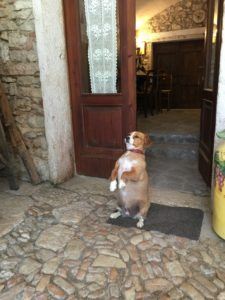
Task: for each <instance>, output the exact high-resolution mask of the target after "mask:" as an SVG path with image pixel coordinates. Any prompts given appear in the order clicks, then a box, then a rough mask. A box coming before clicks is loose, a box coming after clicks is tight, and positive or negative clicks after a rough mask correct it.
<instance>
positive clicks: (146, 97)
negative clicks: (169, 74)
mask: <svg viewBox="0 0 225 300" xmlns="http://www.w3.org/2000/svg"><path fill="white" fill-rule="evenodd" d="M152 87H153V77H152V71H148V72H147V73H146V74H145V75H141V77H140V76H137V106H138V110H139V111H140V110H142V111H143V112H144V115H145V118H147V116H148V108H150V112H151V115H153V106H152V105H151V104H152V103H151V101H150V100H151V98H152Z"/></svg>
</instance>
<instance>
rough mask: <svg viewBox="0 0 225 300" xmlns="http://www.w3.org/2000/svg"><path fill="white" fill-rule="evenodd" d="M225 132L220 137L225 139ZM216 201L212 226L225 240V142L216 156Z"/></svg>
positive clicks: (218, 148)
mask: <svg viewBox="0 0 225 300" xmlns="http://www.w3.org/2000/svg"><path fill="white" fill-rule="evenodd" d="M224 133H225V131H223V132H222V133H221V134H218V137H221V138H224ZM214 165H215V169H214V170H215V172H214V180H215V186H214V199H213V220H212V223H213V224H212V226H213V229H214V230H215V232H216V233H217V234H218V235H219V236H220V237H221V238H223V239H225V141H224V142H222V143H221V144H220V145H219V146H218V147H217V149H216V152H215V156H214Z"/></svg>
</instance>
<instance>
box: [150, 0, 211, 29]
mask: <svg viewBox="0 0 225 300" xmlns="http://www.w3.org/2000/svg"><path fill="white" fill-rule="evenodd" d="M206 20H207V0H189V1H187V0H182V1H179V2H178V3H177V4H175V5H172V6H170V7H169V8H167V9H165V10H163V11H162V12H161V13H159V14H157V15H156V16H154V17H153V18H151V19H149V20H148V29H149V31H150V32H167V31H173V30H184V29H192V28H198V27H205V26H206Z"/></svg>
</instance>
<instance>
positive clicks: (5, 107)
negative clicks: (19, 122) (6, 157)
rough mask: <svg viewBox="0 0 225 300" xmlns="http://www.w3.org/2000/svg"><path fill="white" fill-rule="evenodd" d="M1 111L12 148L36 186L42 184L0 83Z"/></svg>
mask: <svg viewBox="0 0 225 300" xmlns="http://www.w3.org/2000/svg"><path fill="white" fill-rule="evenodd" d="M0 110H1V112H2V115H3V120H4V125H5V127H6V128H7V130H8V133H9V137H10V141H11V144H12V147H13V148H14V149H15V151H16V152H17V153H18V154H19V156H20V157H21V159H22V161H23V163H24V166H25V168H26V170H27V172H28V173H29V175H30V178H31V181H32V183H34V184H38V183H40V182H41V179H40V176H39V175H38V173H37V170H36V167H35V165H34V162H33V159H32V157H31V155H30V153H29V151H28V149H27V147H26V145H25V143H24V141H23V137H22V134H21V132H20V130H19V128H18V127H17V126H16V123H15V120H14V118H13V114H12V111H11V109H10V106H9V102H8V99H7V97H6V94H5V93H4V90H3V85H2V84H1V83H0Z"/></svg>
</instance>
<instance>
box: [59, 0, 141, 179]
mask: <svg viewBox="0 0 225 300" xmlns="http://www.w3.org/2000/svg"><path fill="white" fill-rule="evenodd" d="M63 3H64V17H65V31H66V42H67V54H68V64H69V77H70V91H71V104H72V117H73V131H74V142H75V159H76V169H77V173H78V174H83V175H89V176H97V177H109V176H110V172H111V170H112V167H113V164H114V162H115V160H116V159H117V158H118V157H119V156H120V155H121V154H122V152H123V151H124V137H125V136H126V135H127V133H128V132H130V131H132V130H134V129H135V128H136V81H135V79H136V77H135V39H134V37H135V0H123V1H120V0H117V1H116V6H117V8H116V14H117V16H116V18H115V19H116V34H112V33H110V34H109V35H108V42H107V44H108V45H109V44H112V42H113V43H114V41H115V43H116V44H117V50H116V55H117V68H116V69H117V70H116V72H117V78H116V92H107V89H106V91H104V92H98V91H97V92H96V91H94V88H93V86H92V85H91V84H92V82H90V79H89V78H90V77H91V76H90V73H91V72H92V75H93V72H94V71H93V70H94V68H93V66H92V65H91V63H90V57H91V55H92V54H93V53H92V54H91V53H90V51H91V49H90V48H91V47H92V45H91V40H90V35H88V30H89V34H90V30H92V28H94V27H93V26H95V29H96V28H97V30H96V31H95V32H96V34H97V35H98V38H99V39H102V41H103V43H104V42H105V41H104V38H103V36H102V35H107V30H108V28H109V26H108V25H107V24H106V26H105V27H104V29H100V27H98V25H96V24H94V23H95V22H100V23H101V22H103V21H104V20H103V19H104V14H105V12H109V10H110V9H111V5H112V3H114V4H115V2H114V1H108V2H107V1H105V2H104V1H97V2H96V1H93V0H89V1H85V0H64V1H63ZM99 3H100V5H102V7H98V5H99ZM96 5H97V6H96ZM88 6H91V7H90V8H91V9H90V14H89V15H88V14H87V13H88V11H87V10H88V9H89V7H88ZM99 9H101V17H100V18H98V17H93V16H92V15H91V14H94V13H96V14H97V13H98V10H99ZM111 15H112V14H111ZM91 18H92V27H91V29H90V22H91V21H90V19H91ZM109 18H111V17H110V16H109ZM106 19H107V18H106ZM88 22H89V23H88ZM104 22H105V21H104ZM107 22H108V21H107ZM107 22H106V23H107ZM109 22H110V21H109ZM88 26H89V27H88ZM96 26H97V27H96ZM100 26H101V24H100ZM107 26H108V27H107ZM88 28H89V29H88ZM109 30H110V29H109ZM115 35H116V37H115ZM109 37H110V40H109ZM111 39H112V40H111ZM113 39H115V40H113ZM108 45H106V44H105V46H104V47H105V48H104V47H103V48H102V49H101V51H102V52H101V51H100V52H99V51H96V52H95V53H94V55H95V59H98V58H99V56H98V55H101V53H103V52H104V51H105V52H104V53H105V55H108V54H109V56H108V58H109V59H110V55H111V54H110V53H109V51H108V49H106V48H107V46H108ZM112 46H114V44H112ZM114 52H115V51H114ZM99 53H100V54H99ZM107 53H108V54H107ZM106 67H108V65H107V64H106ZM96 74H97V73H96ZM96 74H94V75H96ZM98 76H99V78H100V77H101V78H102V76H103V73H102V72H101V71H98ZM109 76H111V74H109ZM62 126H63V124H62Z"/></svg>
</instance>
